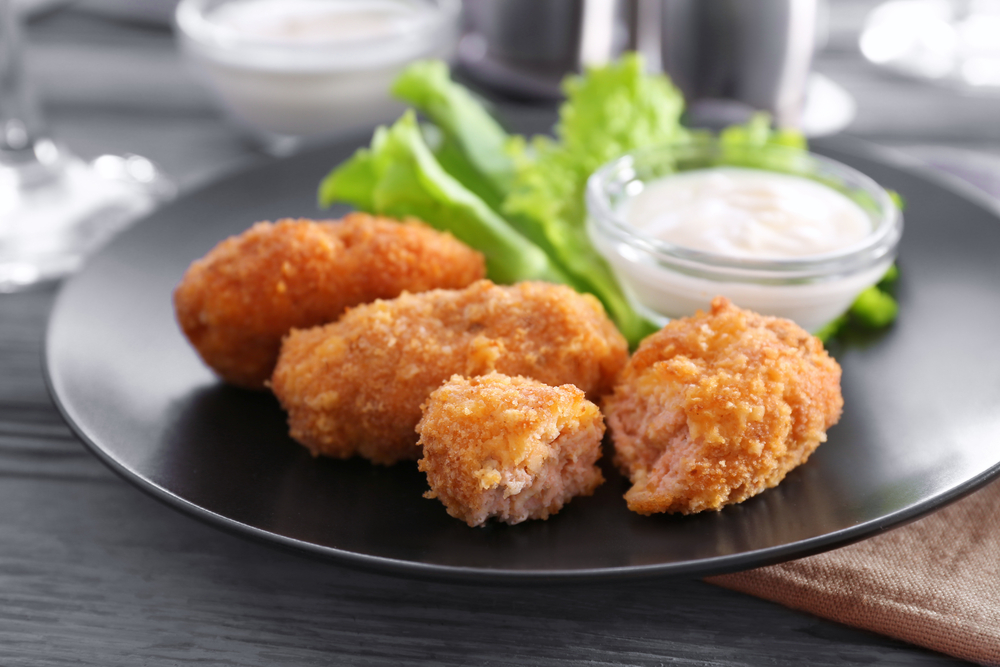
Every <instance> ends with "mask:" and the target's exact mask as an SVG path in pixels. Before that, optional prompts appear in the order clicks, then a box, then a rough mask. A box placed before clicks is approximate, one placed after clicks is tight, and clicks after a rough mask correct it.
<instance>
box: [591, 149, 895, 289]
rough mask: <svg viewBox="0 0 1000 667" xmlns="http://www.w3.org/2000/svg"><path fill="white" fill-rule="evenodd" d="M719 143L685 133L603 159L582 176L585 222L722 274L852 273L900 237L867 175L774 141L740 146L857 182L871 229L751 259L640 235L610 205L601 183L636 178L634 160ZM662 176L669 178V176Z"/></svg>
mask: <svg viewBox="0 0 1000 667" xmlns="http://www.w3.org/2000/svg"><path fill="white" fill-rule="evenodd" d="M722 145H723V144H722V142H721V140H720V139H719V138H718V137H715V136H712V137H704V136H700V137H691V138H688V139H686V140H683V141H676V142H671V143H666V144H658V145H655V146H647V147H645V148H641V149H638V150H634V151H630V152H628V153H626V154H625V155H622V156H621V157H619V158H616V159H614V160H611V161H610V162H607V163H605V164H604V165H602V166H601V167H599V168H598V169H597V170H596V171H595V172H594V173H593V174H592V175H591V176H590V177H589V178H588V180H587V186H586V193H585V199H586V207H587V224H588V225H592V226H593V227H594V228H595V230H596V231H597V232H599V233H603V234H606V235H609V236H611V237H612V238H613V239H614V240H616V241H618V242H620V243H625V244H626V245H628V246H629V247H630V248H632V249H634V250H638V251H642V252H644V253H645V254H646V255H648V256H650V257H651V258H654V259H657V260H659V261H660V262H661V263H666V264H668V265H669V264H681V265H684V266H687V267H696V268H698V267H700V268H704V269H707V270H712V269H718V270H721V271H724V272H725V273H726V274H727V275H729V274H732V273H734V272H735V273H740V272H744V273H747V274H759V273H767V274H771V275H782V274H792V275H802V276H803V277H808V276H824V275H827V274H843V273H854V272H856V271H859V270H863V269H864V268H867V267H869V266H872V265H874V264H877V263H878V262H879V261H881V260H882V259H883V258H884V257H885V256H886V255H890V254H892V253H893V252H894V251H895V248H896V246H897V244H898V242H899V239H900V237H901V236H902V231H903V216H902V212H901V211H900V210H899V208H898V207H897V206H896V204H895V202H894V201H893V200H892V197H891V196H890V195H889V193H888V191H886V189H885V188H883V187H882V186H881V185H879V184H878V183H876V182H875V181H874V180H873V179H872V178H871V177H870V176H868V175H867V174H864V173H863V172H861V171H858V170H857V169H854V168H853V167H850V166H848V165H846V164H843V163H841V162H838V161H836V160H833V159H831V158H828V157H826V156H823V155H819V154H817V153H813V152H812V151H808V150H804V149H795V148H790V147H785V146H775V145H771V146H766V147H759V148H758V147H753V146H751V145H749V144H748V145H747V146H746V148H747V149H751V150H763V151H767V152H768V154H774V155H787V156H789V157H794V158H795V159H802V158H805V159H807V160H809V162H810V164H812V165H821V166H822V167H823V168H824V169H825V170H826V173H832V174H835V175H838V176H844V177H847V179H849V180H851V181H853V182H854V183H855V185H857V186H859V187H858V189H860V190H863V191H865V192H866V193H867V194H869V195H870V196H872V198H873V199H874V201H875V204H876V206H877V209H878V211H877V213H878V219H877V220H875V225H874V227H873V229H872V232H871V233H870V234H868V235H867V236H866V237H865V238H864V239H863V240H861V241H859V242H858V243H855V244H852V245H850V246H847V247H844V248H840V249H838V250H834V251H831V252H826V253H820V254H815V255H809V256H806V257H801V258H764V259H757V258H744V257H734V256H731V255H724V254H720V253H714V252H710V251H704V250H696V249H693V248H687V247H684V246H679V245H676V244H673V243H670V242H668V241H664V240H662V239H659V238H656V237H654V236H650V235H647V234H643V233H642V232H640V231H639V230H637V229H636V228H635V227H633V226H632V225H630V224H629V223H628V222H627V221H626V220H625V219H624V216H622V215H621V214H620V213H618V212H617V211H615V210H614V208H613V207H612V206H611V203H610V200H609V197H608V193H607V186H608V185H610V184H611V183H612V182H613V181H614V180H615V178H614V177H615V175H616V174H619V173H621V172H623V171H624V170H632V172H633V177H632V178H630V179H628V180H641V179H638V178H637V175H636V174H635V173H634V172H635V165H636V163H637V161H639V160H649V159H653V160H656V159H660V160H662V159H665V158H672V157H675V156H676V155H677V153H678V151H685V150H686V151H705V150H718V149H719V148H720V147H721V146H722ZM722 166H725V165H722ZM734 166H736V165H734ZM709 168H711V167H709ZM750 168H751V169H757V170H759V171H772V170H768V169H765V168H754V167H750ZM775 173H787V174H790V175H799V176H803V177H805V178H808V176H807V175H803V174H795V173H793V172H780V171H775ZM666 178H669V176H667V177H666Z"/></svg>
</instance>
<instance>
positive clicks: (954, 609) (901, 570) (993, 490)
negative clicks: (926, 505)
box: [707, 480, 1000, 665]
mask: <svg viewBox="0 0 1000 667" xmlns="http://www.w3.org/2000/svg"><path fill="white" fill-rule="evenodd" d="M707 581H709V582H710V583H713V584H717V585H719V586H723V587H725V588H729V589H732V590H736V591H741V592H743V593H749V594H751V595H756V596H757V597H761V598H765V599H767V600H773V601H774V602H779V603H781V604H783V605H786V606H788V607H792V608H794V609H799V610H802V611H807V612H810V613H812V614H816V615H817V616H822V617H823V618H827V619H830V620H832V621H837V622H839V623H844V624H846V625H851V626H854V627H857V628H864V629H866V630H871V631H874V632H878V633H880V634H884V635H888V636H890V637H895V638H897V639H902V640H904V641H907V642H910V643H913V644H918V645H920V646H925V647H927V648H930V649H933V650H935V651H940V652H942V653H947V654H949V655H952V656H955V657H957V658H962V659H965V660H971V661H973V662H977V663H980V664H984V665H1000V480H998V481H994V482H992V483H990V484H989V485H988V486H986V487H985V488H983V489H981V490H979V491H977V492H975V493H974V494H972V495H971V496H968V497H966V498H964V499H962V500H960V501H958V502H956V503H954V504H952V505H949V506H948V507H946V508H945V509H943V510H941V511H939V512H936V513H934V514H931V515H930V516H927V517H924V518H923V519H920V520H919V521H916V522H914V523H911V524H908V525H906V526H903V527H902V528H898V529H896V530H892V531H890V532H888V533H883V534H881V535H878V536H876V537H873V538H871V539H869V540H865V541H863V542H859V543H857V544H852V545H850V546H846V547H843V548H841V549H837V550H835V551H830V552H827V553H824V554H819V555H817V556H810V557H809V558H803V559H801V560H796V561H792V562H789V563H782V564H780V565H772V566H770V567H764V568H760V569H757V570H749V571H747V572H738V573H736V574H727V575H722V576H716V577H710V578H708V579H707Z"/></svg>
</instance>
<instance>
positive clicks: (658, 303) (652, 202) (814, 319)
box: [588, 153, 902, 331]
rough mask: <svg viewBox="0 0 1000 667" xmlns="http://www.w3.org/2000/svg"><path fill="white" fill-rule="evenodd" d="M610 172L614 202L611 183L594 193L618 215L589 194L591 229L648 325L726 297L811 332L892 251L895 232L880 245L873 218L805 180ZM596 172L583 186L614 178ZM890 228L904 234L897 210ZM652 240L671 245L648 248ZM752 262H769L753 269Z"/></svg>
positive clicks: (716, 171)
mask: <svg viewBox="0 0 1000 667" xmlns="http://www.w3.org/2000/svg"><path fill="white" fill-rule="evenodd" d="M666 157H667V158H670V159H672V157H671V155H670V154H669V153H668V154H667V155H666ZM646 159H649V158H646ZM615 164H616V163H612V165H611V166H612V167H613V166H614V165H615ZM826 166H827V168H829V169H832V170H833V171H834V172H836V171H838V170H840V171H842V170H844V169H847V168H846V167H842V166H839V165H836V163H832V164H829V165H826ZM643 168H645V167H643ZM614 169H620V171H614V170H612V171H610V172H607V175H605V176H603V177H602V178H603V179H611V180H614V182H615V188H617V187H619V186H620V187H621V188H622V189H621V190H617V189H615V188H611V190H612V191H614V192H617V193H620V198H619V199H618V200H617V201H615V202H614V203H613V204H612V202H611V197H608V192H609V190H607V189H599V190H596V191H597V192H601V193H602V196H605V197H608V198H607V199H605V200H604V201H605V202H606V203H607V204H611V206H613V207H614V210H613V211H612V210H608V209H603V208H599V207H598V208H595V207H594V206H593V205H592V203H591V202H590V200H589V198H588V206H589V211H590V220H589V222H588V231H589V233H590V235H591V239H592V240H593V242H594V246H595V247H596V248H597V250H598V252H600V253H601V254H602V255H603V256H604V257H605V258H606V259H607V260H608V262H609V263H610V264H611V266H612V268H613V269H614V271H615V274H616V275H617V277H618V278H619V280H621V282H622V286H623V287H624V288H625V290H626V292H627V293H628V294H629V295H630V297H631V298H632V300H633V302H634V303H635V304H636V306H637V308H639V309H640V311H642V312H644V313H646V314H647V315H648V316H649V317H650V318H651V319H653V320H654V321H661V322H663V321H665V320H666V319H667V318H674V317H682V316H685V315H692V314H694V312H695V311H696V310H698V309H705V308H707V307H708V305H709V302H710V301H711V299H712V297H714V296H716V295H718V294H721V295H724V296H727V297H729V298H730V299H731V300H732V301H733V303H735V304H736V305H738V306H740V307H742V308H748V309H750V310H754V311H757V312H759V313H763V314H765V315H776V316H778V317H786V318H788V319H791V320H794V321H795V322H797V323H798V324H799V325H801V326H802V327H803V328H805V329H806V330H808V331H816V330H817V329H819V328H820V327H822V326H823V325H825V324H826V323H828V322H829V321H830V320H832V319H833V318H835V317H837V316H838V315H840V314H841V313H843V312H844V311H846V310H847V308H848V307H849V306H850V305H851V302H852V301H853V300H854V298H855V297H856V296H857V295H858V294H859V293H860V292H861V291H862V290H864V289H865V288H866V287H868V286H870V285H873V284H875V283H876V282H878V280H879V279H880V278H881V277H882V275H883V274H884V273H885V271H886V270H887V269H888V268H889V265H890V264H891V263H892V261H893V259H894V257H895V243H896V241H898V238H899V237H898V234H897V235H895V236H894V237H893V234H892V233H887V234H888V235H883V236H885V238H886V239H888V240H887V241H886V243H887V244H889V245H887V246H886V247H885V249H884V250H879V249H878V248H876V247H875V245H873V243H874V242H873V233H874V231H875V229H874V227H875V225H876V218H875V217H873V216H874V215H875V214H874V213H873V212H868V211H866V210H864V209H862V208H861V206H859V205H858V204H856V203H855V202H854V201H853V200H852V199H851V198H849V197H848V196H847V195H845V194H842V193H841V192H839V191H838V190H836V189H834V188H831V187H828V186H826V185H824V184H822V183H820V182H817V181H815V180H812V179H810V178H807V177H805V176H796V175H789V174H781V173H776V172H769V171H762V170H756V169H745V168H740V167H728V166H724V167H716V168H711V169H700V170H692V171H685V172H680V173H677V174H673V175H670V176H666V177H663V178H658V179H650V180H646V181H643V180H641V179H637V178H636V177H635V171H632V172H631V175H629V171H630V170H631V169H632V168H631V167H622V166H621V165H619V166H618V167H614ZM601 173H602V172H598V174H601ZM602 178H597V179H596V180H593V181H592V182H591V186H590V187H592V188H593V187H595V186H598V184H599V183H602V182H603V183H608V182H609V181H608V180H603V181H602ZM854 180H857V179H854ZM873 185H874V184H873ZM600 187H604V188H606V187H607V186H606V185H605V186H600ZM853 187H854V189H855V190H857V191H859V192H869V190H866V189H864V188H860V189H859V188H858V187H857V186H853ZM874 187H877V186H874ZM876 194H877V192H876ZM595 201H596V200H595ZM873 201H874V200H873ZM609 213H610V214H611V216H610V217H609V216H608V214H609ZM877 215H878V216H879V219H882V218H881V216H883V215H885V213H883V212H879V213H877ZM890 215H891V214H890ZM620 223H624V227H627V228H631V229H632V230H634V233H635V238H634V240H633V239H630V238H629V237H628V234H627V233H626V235H625V236H623V235H622V234H621V232H620V231H619V228H618V226H617V225H618V224H620ZM886 224H893V225H897V226H898V227H899V229H900V231H901V227H902V222H901V220H899V219H898V217H897V218H896V219H895V222H888V223H886ZM651 237H652V238H656V239H661V240H663V241H666V242H668V243H669V244H670V246H669V247H667V248H657V247H655V246H651V245H650V244H648V243H647V242H646V240H647V239H650V238H651ZM879 238H881V237H879ZM677 249H681V250H687V249H693V250H696V251H701V252H704V253H706V254H707V255H708V257H707V258H706V259H704V260H701V259H698V258H695V257H690V256H686V255H684V254H683V253H682V254H677V253H676V250H677ZM758 261H765V262H767V261H770V262H774V265H773V266H771V267H759V266H755V265H754V264H753V262H758ZM743 262H749V263H750V264H741V263H743Z"/></svg>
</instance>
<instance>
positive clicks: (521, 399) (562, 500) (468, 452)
mask: <svg viewBox="0 0 1000 667" xmlns="http://www.w3.org/2000/svg"><path fill="white" fill-rule="evenodd" d="M417 433H419V434H420V445H422V447H423V458H421V459H420V463H419V467H420V470H422V471H423V472H424V473H426V474H427V483H428V485H429V486H430V487H431V490H430V491H428V492H427V493H425V494H424V497H426V498H437V499H438V500H440V501H441V502H442V503H444V506H445V509H447V510H448V514H450V515H451V516H453V517H455V518H456V519H461V520H462V521H465V522H466V523H467V524H469V525H470V526H481V525H483V524H484V523H485V522H486V521H487V519H489V518H490V517H496V518H497V519H498V520H500V521H503V522H505V523H510V524H514V523H520V522H522V521H524V520H526V519H547V518H549V515H551V514H555V513H556V512H558V511H559V510H560V509H562V507H563V505H565V504H566V503H567V502H569V501H570V500H571V499H572V498H574V497H575V496H589V495H590V494H592V493H593V492H594V489H596V488H597V487H598V486H600V484H601V483H602V482H603V481H604V477H603V476H602V475H601V471H600V469H599V468H598V467H597V466H596V465H595V463H596V461H597V460H598V459H599V458H600V456H601V439H602V438H603V436H604V420H603V418H602V417H601V412H600V410H599V409H598V407H597V406H596V405H594V404H593V403H591V402H590V401H588V400H587V399H586V397H585V396H584V393H583V392H582V391H581V390H580V389H578V388H577V387H575V386H573V385H563V386H561V387H550V386H548V385H546V384H542V383H541V382H538V381H537V380H530V379H527V378H523V377H508V376H506V375H502V374H499V373H491V374H489V375H483V376H480V377H474V378H465V377H462V376H460V375H453V376H452V377H451V379H450V380H448V381H447V382H446V383H444V384H443V385H441V387H439V388H438V389H436V390H434V392H433V393H432V394H431V395H430V398H428V399H427V403H426V404H425V405H424V408H423V417H422V418H421V420H420V423H419V424H418V425H417Z"/></svg>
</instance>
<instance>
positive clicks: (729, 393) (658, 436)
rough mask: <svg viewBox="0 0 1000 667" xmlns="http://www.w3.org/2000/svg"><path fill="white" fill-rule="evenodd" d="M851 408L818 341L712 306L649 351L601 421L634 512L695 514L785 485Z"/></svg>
mask: <svg viewBox="0 0 1000 667" xmlns="http://www.w3.org/2000/svg"><path fill="white" fill-rule="evenodd" d="M843 405H844V400H843V398H842V396H841V393H840V366H839V365H838V364H837V362H836V361H834V360H833V359H832V358H830V356H829V355H828V354H827V353H826V351H825V350H824V349H823V345H822V343H820V341H819V340H818V339H816V338H815V337H813V336H810V335H809V334H808V333H806V332H805V331H804V330H802V329H801V328H800V327H799V326H798V325H796V324H795V323H793V322H790V321H789V320H784V319H779V318H775V317H764V316H762V315H758V314H756V313H753V312H750V311H747V310H741V309H739V308H737V307H735V306H733V305H732V304H731V303H730V302H729V301H728V300H727V299H725V298H723V297H716V298H715V299H714V300H713V301H712V308H711V312H708V313H704V312H701V311H699V312H698V313H697V314H696V315H695V316H693V317H688V318H683V319H680V320H675V321H674V322H671V323H669V324H668V325H667V326H666V327H664V328H663V330H661V331H660V332H658V333H656V334H653V335H652V336H650V337H648V338H647V339H646V340H644V341H643V342H642V344H641V345H640V347H639V349H638V350H637V351H636V353H635V355H634V356H633V357H632V359H631V360H630V361H629V363H628V365H627V366H626V368H625V370H624V371H623V373H622V375H621V379H620V381H619V383H618V384H617V386H616V387H615V391H614V394H612V395H611V396H609V397H608V398H607V400H606V401H605V403H604V412H605V417H606V419H607V422H608V427H609V429H610V431H611V435H612V438H613V440H614V444H615V452H616V455H615V463H616V464H617V465H618V466H619V467H620V468H621V469H622V471H623V472H624V473H625V474H626V475H628V477H629V478H630V479H631V481H632V483H633V486H632V488H631V489H629V491H628V492H627V493H626V494H625V499H626V501H627V502H628V507H629V509H630V510H632V511H634V512H638V513H639V514H652V513H655V512H681V513H684V514H690V513H693V512H701V511H703V510H717V509H720V508H721V507H722V506H723V505H727V504H730V503H738V502H742V501H743V500H746V499H747V498H749V497H751V496H753V495H755V494H757V493H760V492H761V491H763V490H764V489H767V488H770V487H773V486H775V485H777V484H778V482H780V481H781V480H782V479H784V477H785V475H786V474H787V473H788V472H789V471H790V470H792V469H793V468H795V467H796V466H797V465H799V464H801V463H804V462H805V461H806V459H808V458H809V455H810V454H812V452H813V451H814V450H815V449H816V447H818V446H819V444H820V443H821V442H824V441H825V440H826V430H827V429H828V428H830V427H831V426H833V425H834V424H835V423H836V422H837V420H838V419H840V412H841V409H842V408H843Z"/></svg>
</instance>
